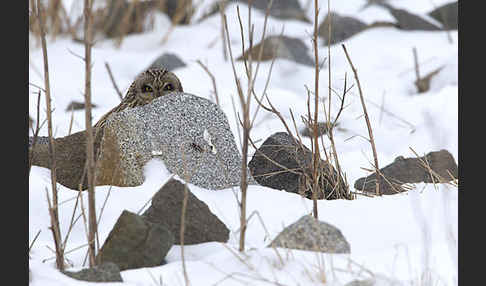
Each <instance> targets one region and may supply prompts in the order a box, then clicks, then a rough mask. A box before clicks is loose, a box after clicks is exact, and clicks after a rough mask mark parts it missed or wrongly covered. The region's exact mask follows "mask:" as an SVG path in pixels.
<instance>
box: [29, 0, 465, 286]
mask: <svg viewBox="0 0 486 286" xmlns="http://www.w3.org/2000/svg"><path fill="white" fill-rule="evenodd" d="M196 2H197V1H196ZM201 2H202V4H201V9H205V8H207V7H209V6H210V4H211V3H212V2H214V1H208V0H205V1H201ZM306 2H307V0H301V3H302V5H305V4H306ZM320 2H321V7H320V8H321V15H320V17H319V18H320V19H323V18H324V17H325V14H326V13H327V1H320ZM365 2H366V1H364V0H353V1H351V0H348V1H331V9H332V10H333V11H336V12H338V13H340V14H345V15H350V16H354V17H357V18H360V19H361V20H363V21H365V22H367V23H371V22H373V21H378V20H380V21H392V20H393V18H392V17H391V16H390V15H389V13H388V12H386V11H384V10H382V9H378V8H376V7H370V8H367V9H365V10H362V11H361V10H360V9H361V7H362V5H363V4H364V3H365ZM389 2H390V3H391V4H392V5H395V6H396V7H397V8H406V9H409V10H411V11H412V12H416V13H426V12H427V11H430V10H432V9H434V6H433V5H432V2H430V1H421V0H408V1H404V0H392V1H389ZM447 2H449V1H445V0H443V1H442V0H441V1H439V0H435V1H433V4H435V5H436V6H438V5H442V4H445V3H447ZM66 3H67V4H68V5H67V6H66V7H70V5H71V4H70V3H76V1H66ZM78 4H79V3H78ZM78 4H73V5H74V6H76V7H78V8H79V9H81V8H82V4H79V5H78ZM201 11H202V10H201ZM240 11H241V17H242V21H243V27H244V29H245V37H246V36H247V34H248V33H247V32H248V31H247V30H246V29H247V16H248V14H247V6H246V5H243V4H241V5H240ZM198 13H201V12H198ZM307 13H308V16H309V18H310V19H313V7H312V6H311V8H310V9H309V10H308V12H307ZM226 14H227V18H228V27H229V33H230V43H231V46H232V50H233V55H234V56H235V57H238V56H239V55H240V54H241V47H242V46H241V36H240V31H239V24H238V22H237V14H236V5H233V4H231V5H229V7H228V9H227V10H226ZM198 15H199V14H198ZM155 20H156V21H155V27H154V30H153V31H150V32H147V33H144V34H138V35H131V36H128V37H126V38H125V39H124V41H123V42H122V45H121V46H120V48H117V47H116V46H115V45H114V43H113V41H111V40H99V41H97V42H96V44H95V46H94V47H93V51H92V55H93V71H92V101H93V103H94V104H96V105H97V107H96V108H94V109H93V111H92V113H93V122H96V121H97V120H98V119H99V118H100V117H101V116H102V115H103V114H105V113H106V112H107V111H109V110H110V109H111V108H112V107H113V106H115V105H117V104H118V103H119V98H118V96H117V94H116V92H115V90H114V88H113V86H112V83H111V81H110V78H109V76H108V73H107V71H106V69H105V62H108V63H109V64H110V67H111V69H112V71H113V74H114V77H115V79H116V82H117V84H118V86H119V87H120V89H122V92H125V91H126V89H127V88H128V86H129V85H130V83H131V81H132V80H133V79H134V77H135V76H136V75H137V74H138V73H140V72H141V71H142V70H144V69H145V68H147V67H148V66H149V65H150V63H151V62H152V61H153V60H154V59H155V58H156V57H158V56H159V55H160V54H162V53H164V52H171V53H175V54H177V55H178V56H179V57H180V58H182V59H183V61H184V62H185V63H186V64H187V67H184V68H180V69H177V70H175V71H174V72H175V74H176V75H177V76H178V77H179V78H180V79H181V82H182V84H183V87H184V91H185V92H188V93H192V94H195V95H198V96H202V97H205V98H208V99H210V100H213V101H214V95H213V94H212V90H213V86H212V83H211V80H210V78H209V76H208V75H207V74H206V72H205V71H204V70H203V69H202V68H201V67H200V66H199V65H198V64H197V63H196V60H201V61H202V62H203V63H204V64H205V65H207V67H208V69H209V70H210V71H211V72H212V73H213V74H214V76H215V77H216V84H217V88H218V93H219V101H220V104H221V108H222V109H223V111H224V112H225V113H226V115H227V117H228V120H229V122H230V126H231V128H232V131H233V133H234V134H235V138H236V140H237V141H238V140H239V136H238V135H237V134H238V127H237V124H238V119H237V118H236V117H235V114H234V111H233V104H232V101H234V103H235V104H236V109H237V111H239V110H240V109H239V105H238V104H239V99H238V97H237V92H236V86H235V83H234V78H233V71H232V68H231V63H230V61H224V60H223V55H222V41H221V39H220V33H221V30H220V24H221V19H220V17H219V15H215V16H212V17H210V18H208V19H206V20H204V21H202V22H201V23H194V24H192V25H189V26H181V27H176V28H175V29H174V31H173V32H172V34H171V35H170V37H169V41H168V42H167V43H166V44H165V45H161V39H162V37H163V35H164V34H165V32H166V31H167V30H168V27H169V24H170V21H169V19H168V18H167V17H166V16H165V15H162V14H161V15H159V16H158V17H156V19H155ZM252 20H253V21H254V24H255V42H259V40H260V37H261V34H262V27H263V21H264V15H263V14H262V13H260V12H257V11H255V12H253V13H252ZM282 27H284V34H285V35H288V36H292V37H299V38H301V39H303V40H304V42H305V43H306V44H307V45H308V47H309V53H312V48H311V39H310V33H312V29H313V26H312V24H308V23H303V22H299V21H283V20H279V19H276V18H269V21H268V30H267V35H278V34H280V32H281V31H282ZM449 35H450V36H451V38H452V43H451V42H449V39H448V35H447V33H446V32H421V31H398V30H396V29H393V28H374V29H370V30H367V31H365V32H362V33H360V34H358V35H355V36H354V37H352V38H350V39H348V40H347V41H345V45H346V48H347V50H348V52H349V54H350V57H351V59H352V61H353V64H354V65H355V66H356V68H357V70H358V75H359V80H360V82H361V85H362V89H363V93H364V97H365V99H366V103H367V108H368V113H369V115H370V120H371V125H372V127H373V134H374V138H375V143H376V148H377V151H378V160H379V162H380V167H384V166H386V165H388V164H390V163H391V162H392V161H393V160H394V159H395V157H397V156H400V155H401V156H404V157H413V156H414V154H413V152H412V151H411V149H410V148H413V150H415V151H416V152H417V153H418V154H419V155H421V156H422V155H424V154H426V153H428V152H430V151H437V150H440V149H446V150H448V151H449V152H451V154H452V155H453V156H454V158H455V160H456V162H457V160H458V111H457V110H458V103H457V99H458V73H457V67H458V38H457V31H451V32H450V33H449ZM247 46H248V42H245V47H247ZM413 47H416V48H417V51H418V58H419V62H420V72H421V74H422V75H425V74H427V73H429V72H430V71H432V70H434V69H436V68H438V67H441V66H444V68H443V69H442V70H441V71H440V73H439V74H438V75H436V76H435V77H434V78H433V79H432V81H431V88H430V90H429V91H428V92H426V93H422V94H417V93H416V89H415V86H414V84H413V82H414V81H415V72H414V64H413V63H414V62H413V53H412V48H413ZM47 48H48V59H49V73H50V74H49V76H50V87H51V93H52V106H53V108H54V112H53V115H52V118H53V126H54V129H55V136H56V137H61V136H66V135H67V134H68V130H69V125H70V124H69V123H70V120H71V116H72V115H71V112H70V111H65V109H66V107H67V105H68V104H69V103H70V102H71V101H72V100H77V101H81V102H82V101H84V98H83V90H84V80H85V79H84V62H83V61H82V60H81V59H80V58H78V57H77V56H75V55H74V54H77V55H81V56H83V55H84V46H83V45H82V44H80V43H76V42H73V41H72V40H71V39H70V38H69V37H64V36H59V37H58V38H56V39H55V40H52V39H50V37H48V42H47ZM29 56H30V65H29V82H30V83H32V84H34V85H37V86H40V87H44V81H43V69H42V68H43V58H42V51H41V49H40V47H39V46H37V45H36V43H35V40H34V38H32V37H31V40H30V50H29ZM312 56H313V55H312ZM319 57H320V59H321V61H322V60H324V59H325V58H326V57H327V47H323V46H320V48H319ZM235 64H236V70H237V73H238V76H239V77H240V79H241V81H242V86H243V89H244V90H245V88H246V86H247V83H246V78H245V72H244V70H245V68H244V65H243V63H242V62H236V63H235ZM269 70H270V62H262V63H261V64H260V70H259V74H258V78H257V81H256V84H255V90H256V92H257V95H261V93H262V91H263V89H264V87H265V83H266V78H267V75H268V73H269ZM345 74H346V76H347V84H348V87H350V86H351V85H352V84H354V87H353V88H352V89H351V91H350V92H349V93H348V95H347V96H346V101H345V105H346V109H345V110H344V111H343V113H342V115H341V118H340V120H339V121H340V126H339V127H340V128H343V129H344V130H341V131H339V130H338V131H336V133H335V137H336V138H335V140H336V147H337V151H338V154H339V159H340V163H341V165H342V168H343V170H344V171H345V173H346V177H347V180H348V183H349V185H350V187H351V189H352V190H353V191H354V188H353V184H354V182H355V181H356V180H357V179H358V178H360V177H363V176H366V175H367V174H368V173H367V172H366V171H365V170H363V169H362V168H366V169H370V168H371V165H370V162H372V161H373V156H372V151H371V148H370V145H369V143H368V142H367V141H366V140H365V139H363V137H367V136H368V131H367V129H366V124H365V121H364V118H363V117H362V113H363V111H362V107H361V104H360V101H359V92H358V89H357V86H356V82H355V79H354V76H353V73H352V70H351V68H350V66H349V64H348V62H347V60H346V57H345V55H344V52H343V49H342V47H341V45H335V46H333V47H331V75H332V83H331V86H332V88H333V89H334V90H335V91H336V92H337V93H338V94H339V95H340V96H341V95H342V92H343V84H344V78H345ZM305 86H307V87H308V88H309V89H310V90H311V91H313V90H314V69H313V68H312V67H307V66H303V65H300V64H296V63H294V62H291V61H288V60H282V59H278V60H276V61H275V64H274V67H273V70H272V74H271V80H270V84H269V87H268V90H267V93H268V97H269V99H270V100H271V101H272V103H273V104H274V105H275V107H276V108H277V109H278V110H279V111H280V112H281V113H282V115H283V116H284V118H285V119H286V120H288V122H289V126H291V128H292V129H293V124H291V122H292V121H291V120H292V118H291V114H290V111H289V108H290V109H292V113H293V114H294V116H295V119H296V123H297V126H298V128H302V127H303V126H304V124H303V123H302V121H301V120H300V118H301V116H302V115H304V116H305V115H306V114H307V105H306V99H307V91H306V88H305ZM29 91H30V93H29V99H30V100H29V114H30V116H31V117H32V118H34V119H35V118H36V115H37V114H36V110H37V108H36V106H37V102H36V100H37V92H38V89H37V88H36V87H35V86H33V85H29ZM245 91H246V90H245ZM319 92H320V97H322V99H323V100H324V102H325V104H326V107H327V104H328V67H327V61H326V62H325V64H324V66H323V69H322V70H321V73H320V82H319ZM331 103H332V104H331V108H332V111H331V113H332V115H336V113H337V110H338V108H339V105H340V102H339V99H338V98H337V96H336V94H335V93H333V94H332V102H331ZM381 106H382V108H383V109H384V110H382V108H381ZM256 107H257V105H256V102H255V101H252V107H251V110H252V114H253V112H254V111H255V110H256ZM312 109H313V108H312ZM84 116H85V115H84V111H74V114H73V118H74V121H73V126H72V132H78V131H81V130H84V127H85V126H84V123H85V119H84ZM44 118H46V112H45V100H44V96H42V98H41V113H40V121H41V122H42V121H43V120H44ZM319 118H320V119H323V118H324V115H323V113H322V109H321V113H320V114H319ZM284 130H285V128H284V126H283V125H282V123H281V122H280V121H279V119H278V118H277V117H276V116H274V115H272V114H269V113H268V112H266V111H264V110H262V109H260V110H259V112H258V115H257V116H256V121H255V125H254V128H253V129H252V131H251V137H252V139H253V140H254V141H257V140H260V141H258V143H257V146H258V145H260V144H261V143H262V142H263V140H265V139H266V138H267V137H268V136H270V135H271V134H273V133H275V132H278V131H284ZM29 135H31V134H29ZM40 135H41V136H47V126H46V125H45V126H44V127H43V128H42V129H41V131H40ZM303 140H304V143H305V144H307V146H308V147H310V140H309V139H308V138H305V137H303ZM324 143H325V145H326V146H325V147H326V148H329V142H328V140H327V138H324ZM237 145H238V146H239V143H238V144H237ZM321 147H322V146H321ZM250 152H253V150H250ZM145 175H146V181H145V182H144V184H143V185H141V186H138V187H127V188H122V187H110V186H101V187H96V211H97V214H98V215H99V214H100V212H101V210H102V209H103V213H102V216H101V219H100V221H99V226H98V229H99V243H100V246H101V245H102V244H103V242H104V240H105V239H106V237H107V235H108V233H109V232H110V230H111V229H112V227H113V225H114V223H115V222H116V220H117V218H118V216H119V215H120V214H121V212H122V211H123V210H129V211H132V212H143V211H144V210H145V209H146V208H147V207H148V205H149V200H150V199H151V197H152V196H153V195H154V194H155V193H156V192H157V190H158V189H159V188H160V187H161V186H162V185H163V184H164V183H165V182H166V181H167V180H168V179H169V178H170V176H171V175H170V174H169V172H168V171H167V170H166V169H165V166H164V164H163V163H162V162H161V161H159V160H157V159H153V160H152V161H150V162H149V163H147V165H146V166H145ZM414 187H415V188H414V189H413V190H412V191H409V192H408V193H402V194H397V195H393V196H383V197H376V198H368V197H364V196H358V197H357V199H356V200H353V201H347V200H333V201H319V202H318V209H319V219H320V220H322V221H325V222H327V223H330V224H332V225H334V226H336V227H338V228H339V229H340V230H341V231H342V233H343V235H344V236H345V237H346V239H347V240H348V242H349V243H350V245H351V254H349V255H348V254H346V255H344V254H340V255H337V254H335V255H331V254H320V253H315V252H308V251H298V250H288V249H282V248H278V249H272V248H266V246H267V245H268V244H269V243H270V242H271V241H272V239H273V238H275V237H276V235H277V234H278V233H279V232H280V231H281V230H282V229H283V228H284V227H285V226H287V225H289V224H291V223H293V222H295V221H296V220H298V219H299V218H300V217H301V216H302V215H305V214H309V213H310V212H311V211H312V201H310V200H307V199H305V198H301V197H299V196H297V195H295V194H291V193H287V192H283V191H278V190H273V189H270V188H265V187H261V186H250V187H249V189H248V195H247V214H248V216H250V215H251V214H254V215H253V216H252V218H251V220H250V221H249V224H248V229H247V233H246V251H245V253H244V254H241V253H239V252H238V241H239V209H238V204H237V200H236V198H237V197H239V196H240V192H239V190H238V189H226V190H221V191H211V190H205V189H202V188H199V187H197V186H194V185H190V189H191V190H192V192H193V193H194V194H195V195H196V196H197V197H198V198H199V199H201V200H202V201H204V202H205V203H206V204H207V205H208V206H209V208H210V210H211V211H212V212H213V213H214V214H215V215H217V216H218V218H219V219H221V220H222V221H223V222H224V223H225V224H226V226H227V227H228V228H229V229H230V231H231V233H230V240H229V241H228V242H227V243H225V244H222V243H216V242H212V243H203V244H199V245H191V246H185V247H184V254H185V256H184V257H185V263H186V267H187V274H188V277H189V280H190V282H191V285H241V284H243V285H271V284H276V285H323V283H324V282H326V284H325V285H344V284H346V283H347V282H349V281H351V280H353V279H366V278H369V277H371V275H375V276H376V279H377V281H378V282H377V284H376V285H398V284H392V283H393V281H395V282H397V281H399V282H400V283H402V284H401V285H422V284H423V280H421V279H422V278H421V277H423V276H422V274H423V273H426V274H430V275H431V277H432V278H431V280H432V282H433V285H457V277H458V265H457V263H458V262H457V255H458V252H457V237H458V233H457V232H458V229H457V200H458V190H457V188H455V187H452V186H451V185H435V186H434V185H433V184H416V185H415V186H414ZM58 189H59V202H62V203H61V205H60V206H59V218H60V224H61V234H62V236H63V238H64V237H65V236H66V234H67V233H68V230H69V225H70V221H71V219H72V216H73V210H74V207H75V203H76V196H77V195H78V192H77V191H74V190H70V189H68V188H66V187H64V186H62V185H59V184H58ZM46 190H47V192H48V193H49V196H50V197H52V191H51V184H50V171H49V170H48V169H46V168H41V167H37V166H33V167H32V169H31V172H30V177H29V243H30V242H32V241H33V239H34V237H35V236H36V234H37V233H38V232H39V231H41V232H40V234H39V237H38V238H37V240H36V241H35V243H34V245H33V247H32V250H31V251H30V256H31V259H30V260H29V268H30V270H31V271H32V278H33V280H32V282H31V284H32V285H34V286H35V285H98V284H93V283H88V282H84V281H77V280H74V279H71V278H69V277H67V276H64V275H62V274H60V273H59V271H57V270H56V268H55V261H54V259H53V257H54V254H53V252H52V251H51V250H50V249H54V243H53V239H52V233H51V231H50V230H49V228H48V227H49V225H50V217H49V214H48V207H47V201H46ZM81 197H82V198H83V205H84V207H85V208H87V192H83V193H82V195H81ZM106 198H107V199H106ZM105 199H106V205H105V206H104V207H103V205H104V203H105ZM80 214H81V211H80V209H79V206H78V208H77V209H76V211H75V215H74V219H76V218H78V220H77V222H76V224H75V225H74V227H73V228H72V230H71V232H70V235H69V239H68V241H67V246H66V251H67V254H66V258H67V261H68V262H69V264H70V268H69V269H68V270H71V271H75V270H79V269H82V268H83V267H87V262H86V264H84V260H85V256H86V252H87V248H86V246H85V245H86V242H87V235H86V231H85V225H84V222H83V218H82V217H78V216H79V215H80ZM257 214H258V215H257ZM77 247H81V248H80V249H77V250H74V251H73V252H69V250H73V249H76V248H77ZM49 248H50V249H49ZM166 260H167V262H168V263H167V264H166V265H163V266H158V267H150V268H142V269H132V270H126V271H123V272H122V273H121V275H122V277H123V280H124V282H123V283H107V284H106V285H120V284H121V285H185V282H184V276H183V271H182V257H181V249H180V247H179V246H173V247H172V248H171V250H170V251H169V253H168V255H167V257H166ZM370 272H371V273H372V274H370Z"/></svg>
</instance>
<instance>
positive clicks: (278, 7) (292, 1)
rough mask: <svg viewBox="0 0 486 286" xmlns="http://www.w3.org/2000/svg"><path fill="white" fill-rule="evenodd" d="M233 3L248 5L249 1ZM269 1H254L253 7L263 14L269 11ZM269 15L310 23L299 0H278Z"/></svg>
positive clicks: (236, 0)
mask: <svg viewBox="0 0 486 286" xmlns="http://www.w3.org/2000/svg"><path fill="white" fill-rule="evenodd" d="M232 1H233V2H243V3H245V4H248V2H249V1H248V0H232ZM269 3H270V1H269V0H258V1H255V0H253V1H252V3H251V6H252V7H253V8H255V9H257V10H260V11H261V12H262V13H263V14H265V12H266V11H267V7H268V4H269ZM269 15H270V16H272V17H275V18H279V19H288V20H292V19H293V20H300V21H304V22H308V23H310V20H309V19H308V18H307V16H306V14H305V11H304V9H302V7H301V6H300V2H299V1H298V0H285V1H284V0H276V1H273V3H272V7H270V12H269Z"/></svg>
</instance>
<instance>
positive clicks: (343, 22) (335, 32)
mask: <svg viewBox="0 0 486 286" xmlns="http://www.w3.org/2000/svg"><path fill="white" fill-rule="evenodd" d="M330 14H331V15H330V16H331V41H330V43H331V45H333V44H336V43H340V42H342V41H344V40H346V39H348V38H350V37H352V36H354V35H356V34H357V33H359V32H361V31H363V30H365V29H366V28H367V24H365V23H363V22H361V21H360V20H358V19H355V18H353V17H349V16H341V15H339V14H337V13H335V12H331V13H330ZM318 34H319V36H321V37H322V38H324V45H326V46H327V45H329V16H328V15H327V13H326V18H325V19H324V21H322V23H321V24H320V25H319V30H318Z"/></svg>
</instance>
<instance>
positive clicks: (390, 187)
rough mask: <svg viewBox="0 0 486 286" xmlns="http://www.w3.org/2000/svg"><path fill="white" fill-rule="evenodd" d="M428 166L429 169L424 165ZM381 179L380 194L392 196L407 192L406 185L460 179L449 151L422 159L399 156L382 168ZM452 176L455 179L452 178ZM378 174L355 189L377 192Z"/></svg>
mask: <svg viewBox="0 0 486 286" xmlns="http://www.w3.org/2000/svg"><path fill="white" fill-rule="evenodd" d="M426 162H427V164H428V166H429V167H430V169H431V170H432V173H433V174H434V175H431V172H430V171H429V169H428V167H426V166H425V165H424V164H426ZM380 173H381V174H382V175H383V177H385V178H386V179H385V178H383V177H381V176H380V177H379V178H380V179H379V183H380V193H381V194H384V195H392V194H396V193H399V192H403V191H405V189H404V188H402V187H401V185H403V184H406V183H421V182H424V183H432V182H436V183H446V182H450V181H451V180H453V178H458V169H457V164H456V162H455V160H454V157H453V156H452V155H451V153H449V152H448V151H447V150H440V151H436V152H430V153H428V154H427V155H425V156H423V157H420V158H416V157H414V158H404V157H402V156H399V157H397V158H395V161H394V162H393V163H391V164H389V165H388V166H386V167H384V168H381V169H380ZM451 175H452V176H453V178H451ZM375 182H376V174H375V173H373V174H371V175H369V176H367V177H363V178H360V179H358V180H356V182H355V183H354V188H355V189H357V190H360V191H364V192H373V193H374V192H375Z"/></svg>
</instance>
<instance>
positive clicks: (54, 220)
mask: <svg viewBox="0 0 486 286" xmlns="http://www.w3.org/2000/svg"><path fill="white" fill-rule="evenodd" d="M37 20H38V21H37V22H38V24H39V30H40V35H41V44H42V55H43V59H44V86H45V94H46V106H47V130H48V135H49V144H48V148H49V158H50V161H51V164H50V165H51V188H52V200H53V206H52V207H51V206H49V214H50V217H51V230H52V234H53V238H54V244H55V248H56V266H57V268H58V269H59V270H60V271H62V270H64V254H63V252H64V247H63V245H62V244H61V243H62V242H61V231H60V226H59V213H58V197H57V185H56V181H57V179H56V152H55V144H54V138H53V134H52V109H51V89H50V84H49V65H48V58H47V44H46V32H45V26H44V25H45V23H44V19H43V17H42V11H41V3H40V0H37ZM46 192H47V189H46ZM46 194H47V197H48V198H49V194H48V193H46ZM48 202H49V201H48Z"/></svg>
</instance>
